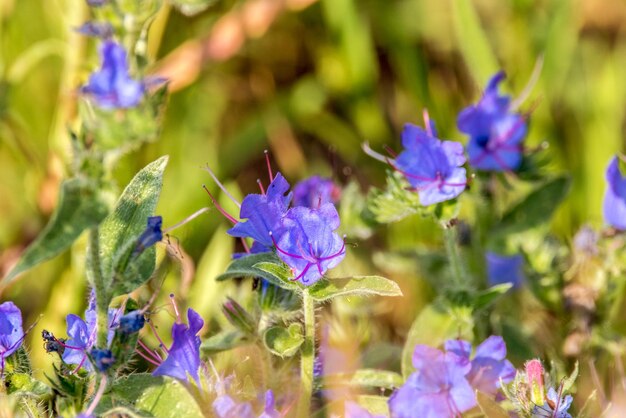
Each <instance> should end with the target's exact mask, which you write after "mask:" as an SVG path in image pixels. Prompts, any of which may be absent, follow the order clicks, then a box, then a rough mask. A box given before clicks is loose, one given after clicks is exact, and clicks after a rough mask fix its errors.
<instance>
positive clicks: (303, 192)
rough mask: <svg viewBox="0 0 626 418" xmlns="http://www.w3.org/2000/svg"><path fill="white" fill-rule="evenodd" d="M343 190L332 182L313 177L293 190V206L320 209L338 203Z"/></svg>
mask: <svg viewBox="0 0 626 418" xmlns="http://www.w3.org/2000/svg"><path fill="white" fill-rule="evenodd" d="M340 194H341V189H340V188H339V187H338V186H337V185H336V184H335V183H334V182H333V181H332V180H331V179H326V178H322V177H320V176H311V177H309V178H308V179H305V180H302V181H301V182H299V183H298V184H296V185H295V186H294V188H293V205H294V206H306V207H308V208H319V207H320V206H322V205H323V204H324V203H337V201H338V200H339V196H340Z"/></svg>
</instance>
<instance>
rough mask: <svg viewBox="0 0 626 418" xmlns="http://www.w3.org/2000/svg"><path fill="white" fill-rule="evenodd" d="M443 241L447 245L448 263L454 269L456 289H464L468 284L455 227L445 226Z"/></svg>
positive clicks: (453, 276)
mask: <svg viewBox="0 0 626 418" xmlns="http://www.w3.org/2000/svg"><path fill="white" fill-rule="evenodd" d="M443 239H444V242H445V245H446V253H447V254H448V262H449V263H450V267H451V268H452V280H453V283H454V285H455V287H457V288H458V287H460V288H463V287H465V286H466V285H467V282H466V280H465V271H464V269H463V264H462V262H461V258H460V257H459V251H458V244H457V239H456V229H455V228H454V227H453V226H448V225H444V227H443Z"/></svg>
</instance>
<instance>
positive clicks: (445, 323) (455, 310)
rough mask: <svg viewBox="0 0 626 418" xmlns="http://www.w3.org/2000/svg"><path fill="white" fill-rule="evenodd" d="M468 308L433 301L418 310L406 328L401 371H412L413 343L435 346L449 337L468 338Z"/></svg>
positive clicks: (469, 336)
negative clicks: (413, 319) (408, 327)
mask: <svg viewBox="0 0 626 418" xmlns="http://www.w3.org/2000/svg"><path fill="white" fill-rule="evenodd" d="M472 329H473V321H472V311H471V308H466V307H452V306H448V305H446V304H443V303H433V304H430V305H427V306H426V307H425V308H424V309H422V310H421V312H420V313H419V315H418V316H417V318H415V321H413V324H412V325H411V329H410V330H409V334H408V335H407V338H406V342H405V344H404V349H403V350H402V375H403V376H404V378H405V379H406V378H408V377H409V375H410V374H411V373H413V371H414V368H413V360H412V358H413V351H414V350H415V346H416V345H417V344H425V345H429V346H431V347H435V348H437V347H439V346H441V345H442V344H443V343H444V341H446V340H448V339H453V338H466V339H469V340H471V339H472Z"/></svg>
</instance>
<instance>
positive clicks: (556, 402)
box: [532, 388, 574, 418]
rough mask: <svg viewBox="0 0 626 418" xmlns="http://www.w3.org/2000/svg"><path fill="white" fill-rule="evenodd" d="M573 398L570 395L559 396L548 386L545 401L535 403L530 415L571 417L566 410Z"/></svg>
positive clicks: (538, 417) (542, 417) (538, 416)
mask: <svg viewBox="0 0 626 418" xmlns="http://www.w3.org/2000/svg"><path fill="white" fill-rule="evenodd" d="M573 400H574V399H573V398H572V396H571V395H567V396H565V397H560V396H559V394H558V393H557V391H556V390H554V388H550V389H549V390H548V396H547V401H546V403H544V404H543V405H535V407H534V408H533V415H532V416H533V418H572V415H571V414H570V413H569V412H567V411H568V410H569V407H570V406H571V405H572V401H573Z"/></svg>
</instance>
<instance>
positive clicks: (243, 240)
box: [239, 237, 250, 254]
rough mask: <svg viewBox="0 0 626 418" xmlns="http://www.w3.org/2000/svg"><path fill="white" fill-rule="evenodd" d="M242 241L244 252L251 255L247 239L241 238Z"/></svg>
mask: <svg viewBox="0 0 626 418" xmlns="http://www.w3.org/2000/svg"><path fill="white" fill-rule="evenodd" d="M239 239H240V240H241V245H243V250H244V251H245V252H246V253H248V254H250V247H249V246H248V243H247V242H246V239H245V238H244V237H241V238H239Z"/></svg>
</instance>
